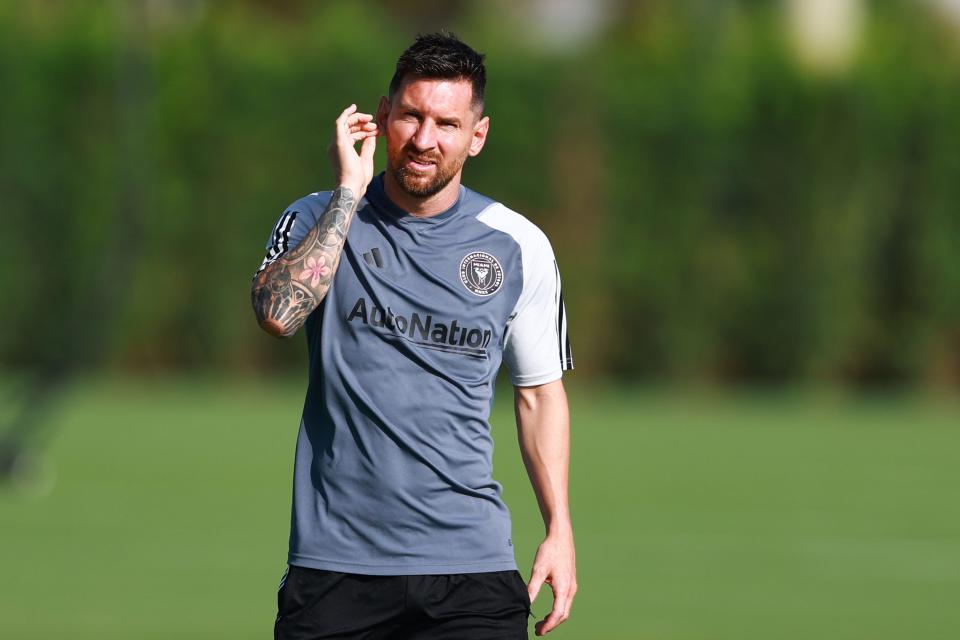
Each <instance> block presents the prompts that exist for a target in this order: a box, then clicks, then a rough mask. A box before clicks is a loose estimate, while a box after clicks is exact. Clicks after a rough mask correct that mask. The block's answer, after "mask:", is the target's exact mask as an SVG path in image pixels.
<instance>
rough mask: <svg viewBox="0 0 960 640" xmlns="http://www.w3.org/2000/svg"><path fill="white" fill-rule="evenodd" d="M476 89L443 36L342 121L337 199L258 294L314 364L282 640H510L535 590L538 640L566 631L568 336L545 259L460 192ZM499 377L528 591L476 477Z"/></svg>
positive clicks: (273, 268)
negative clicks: (541, 598) (509, 400)
mask: <svg viewBox="0 0 960 640" xmlns="http://www.w3.org/2000/svg"><path fill="white" fill-rule="evenodd" d="M485 81H486V72H485V69H484V65H483V56H481V55H480V54H478V53H477V52H475V51H474V50H473V49H471V48H470V47H468V46H467V45H466V44H464V43H463V42H461V41H459V40H457V39H456V38H455V37H454V36H452V35H448V34H434V35H428V36H421V37H418V38H417V40H416V42H415V43H414V44H413V45H412V46H411V47H410V48H409V49H407V50H406V51H405V52H404V53H403V54H402V56H401V57H400V59H399V61H398V62H397V69H396V73H395V74H394V77H393V80H392V81H391V83H390V88H389V95H388V96H387V97H385V98H381V100H380V104H379V107H378V109H377V114H376V119H374V117H373V116H372V115H369V114H364V113H360V112H359V111H358V110H357V108H356V106H355V105H350V107H348V108H347V109H346V110H345V111H343V113H342V114H340V117H339V118H337V120H336V124H335V131H334V135H333V141H332V142H331V145H330V148H329V155H330V158H331V161H332V163H333V168H334V173H335V175H336V177H337V185H338V186H337V187H336V188H335V189H334V190H333V191H332V192H322V193H314V194H311V195H309V196H306V197H305V198H301V199H300V200H298V201H296V202H295V203H294V204H292V205H291V206H290V207H289V208H288V209H287V210H286V212H285V213H284V214H283V215H282V216H281V217H280V220H279V221H278V222H277V225H276V226H275V228H274V231H273V234H272V235H271V238H270V241H269V242H268V245H267V256H266V258H265V259H264V261H263V264H262V265H261V267H260V270H259V271H258V272H257V275H256V276H255V277H254V282H253V288H252V302H253V306H254V310H255V312H256V314H257V319H258V321H259V323H260V326H261V327H263V329H264V330H266V331H267V332H268V333H270V334H271V335H274V336H290V335H292V334H293V333H294V332H296V331H297V329H298V328H299V327H300V326H301V325H305V326H306V332H307V345H308V351H309V371H310V381H309V386H308V390H307V397H306V401H305V403H304V408H303V418H302V421H301V424H300V433H299V436H298V440H297V454H296V463H295V472H294V492H293V515H292V526H291V533H290V552H289V557H288V564H289V567H288V572H287V573H286V574H285V576H284V579H283V580H281V589H280V593H279V595H278V600H279V602H278V607H279V615H278V617H277V622H276V626H275V635H276V637H277V638H334V637H335V638H418V639H419V638H423V639H427V638H450V639H456V640H463V639H465V638H526V637H527V631H526V629H527V616H528V615H529V612H530V602H531V601H533V600H534V599H535V598H536V597H537V593H538V592H539V590H540V588H541V586H542V585H543V584H544V583H545V582H546V583H547V584H549V585H550V586H551V588H552V589H553V591H554V599H555V603H554V606H553V609H552V611H551V612H550V613H549V615H548V616H547V617H546V618H545V619H544V620H542V621H540V622H538V623H537V625H536V633H537V634H538V635H543V634H545V633H547V632H548V631H550V630H551V629H553V628H554V627H556V626H557V625H558V624H560V623H561V622H563V621H564V620H565V619H566V618H567V616H568V615H569V612H570V606H571V603H572V601H573V597H574V594H575V592H576V588H577V587H576V575H575V574H576V570H575V560H574V545H573V533H572V529H571V524H570V515H569V510H568V504H567V468H568V459H569V425H568V422H569V420H568V414H567V403H566V396H565V394H564V391H563V386H562V382H561V381H560V377H561V375H562V371H563V370H564V369H570V368H572V366H573V362H572V357H571V356H570V351H569V344H568V342H567V339H566V326H565V324H566V317H565V311H564V307H563V299H562V297H561V295H560V282H559V274H558V271H557V267H556V264H555V262H554V258H553V252H552V249H551V248H550V243H549V242H548V241H547V239H546V237H545V236H544V235H543V234H542V233H541V232H540V230H539V229H537V228H536V227H535V226H534V225H533V224H531V223H530V222H529V221H527V220H526V219H525V218H523V217H522V216H520V215H519V214H517V213H514V212H513V211H510V210H509V209H507V208H506V207H505V206H503V205H502V204H499V203H497V202H494V201H493V200H490V199H489V198H486V197H484V196H481V195H480V194H478V193H475V192H473V191H471V190H469V189H467V188H466V187H463V186H461V184H460V181H461V174H462V170H463V164H464V162H465V160H466V158H467V157H468V156H475V155H477V154H478V153H480V150H481V149H482V148H483V145H484V142H485V140H486V137H487V131H488V129H489V125H490V121H489V118H487V117H485V116H484V115H483V92H484V85H485ZM378 136H383V137H385V139H386V144H387V167H386V171H385V172H384V173H382V174H380V175H378V176H376V177H374V175H373V153H374V148H375V145H376V138H377V137H378ZM357 143H359V144H360V150H359V153H358V152H357V150H356V148H355V145H356V144H357ZM501 359H504V360H506V363H507V365H508V367H509V369H510V375H511V379H512V381H513V384H514V386H515V389H516V392H515V402H516V414H517V426H518V432H519V440H520V447H521V451H522V455H523V459H524V463H525V464H526V467H527V471H528V473H529V476H530V479H531V482H532V484H533V488H534V491H535V493H536V495H537V500H538V502H539V505H540V509H541V512H542V514H543V518H544V522H545V525H546V537H545V539H544V541H543V542H542V544H541V545H540V547H539V549H538V551H537V554H536V559H535V561H534V565H533V572H532V575H531V578H530V582H529V584H527V585H525V584H524V582H523V579H522V578H521V577H520V575H519V574H518V573H517V571H516V563H515V559H514V555H513V547H512V542H511V540H510V535H511V534H510V517H509V512H508V510H507V507H506V506H505V505H504V503H503V501H502V499H501V497H500V494H501V487H500V485H499V484H498V483H497V482H496V481H494V480H493V477H492V450H493V443H492V440H491V436H490V426H489V423H488V419H489V413H490V405H491V401H492V396H493V388H494V379H495V376H496V373H497V370H498V368H499V366H500V362H501Z"/></svg>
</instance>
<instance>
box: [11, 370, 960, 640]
mask: <svg viewBox="0 0 960 640" xmlns="http://www.w3.org/2000/svg"><path fill="white" fill-rule="evenodd" d="M572 382H573V383H575V386H576V382H577V381H576V380H572ZM302 398H303V387H302V383H299V382H297V383H288V384H268V383H263V382H250V381H248V382H233V383H221V384H215V383H213V382H210V381H204V380H195V379H185V380H181V381H166V382H156V383H151V382H126V383H124V382H110V383H107V382H100V383H96V384H88V385H84V386H83V387H81V388H78V389H77V390H76V391H75V392H74V393H72V394H71V395H70V397H68V398H66V399H65V400H64V403H63V405H62V407H61V408H60V409H59V410H58V412H57V417H56V421H57V423H58V424H59V426H60V428H59V431H58V434H57V437H56V438H55V440H54V441H53V444H52V447H51V455H52V458H53V460H54V463H55V467H56V472H57V480H56V484H55V486H54V488H53V490H52V492H51V493H50V494H49V495H47V496H46V497H42V498H40V497H29V496H25V495H22V494H18V493H15V492H13V491H11V490H10V489H9V488H6V489H3V490H0V638H11V639H16V640H20V639H24V640H26V639H30V638H63V637H69V638H75V639H83V638H98V639H107V638H124V639H128V638H137V639H148V638H232V639H235V638H265V637H270V629H271V625H272V620H273V616H274V611H275V610H274V607H275V602H274V599H275V588H276V583H277V581H278V579H279V577H280V574H281V572H282V570H283V563H284V557H285V549H286V536H287V527H288V518H289V511H288V510H289V499H290V486H289V485H290V479H291V468H292V457H293V443H294V438H295V435H296V429H297V425H298V418H299V410H300V405H301V402H302ZM508 402H509V393H508V392H501V393H500V394H498V404H497V406H496V411H495V418H494V423H495V431H496V437H497V443H498V448H497V454H496V469H495V475H496V476H497V478H498V479H499V480H500V481H501V482H502V483H503V484H504V485H505V486H506V490H505V496H506V499H507V501H508V503H509V504H510V507H511V509H512V512H513V516H514V542H515V545H516V549H517V558H518V561H519V562H520V566H521V571H522V572H524V573H526V572H527V571H528V570H529V566H530V562H531V560H532V557H533V553H534V551H535V549H536V545H537V543H538V541H539V536H540V534H541V533H542V525H541V524H540V521H539V515H538V513H537V512H536V504H535V501H534V499H533V496H532V493H531V491H530V488H529V484H528V483H527V481H526V478H525V476H524V475H523V469H522V465H521V464H520V462H519V453H518V451H517V445H516V441H515V437H514V431H513V424H512V413H511V409H510V406H509V404H508ZM572 413H573V421H574V426H573V433H574V436H573V448H574V452H573V462H572V490H571V502H572V508H573V513H574V519H575V527H576V533H577V543H578V561H579V576H580V586H581V591H580V595H579V596H578V598H577V601H576V604H575V606H574V612H573V617H572V618H571V619H570V620H569V621H568V622H567V623H566V624H565V625H563V626H562V627H561V628H560V629H558V630H557V631H556V632H554V634H551V635H552V636H553V637H556V638H584V639H618V638H639V639H647V638H649V639H657V640H667V639H693V638H697V639H704V640H715V639H728V638H729V639H731V640H733V639H736V640H744V639H748V638H758V639H759V638H763V639H768V638H778V639H781V638H798V639H799V638H803V639H805V640H806V639H810V638H817V639H824V638H850V639H853V638H871V639H883V638H891V639H892V638H897V639H898V640H899V639H902V638H911V639H916V638H954V637H956V633H957V630H958V629H960V607H957V606H956V603H957V602H960V507H958V495H957V493H958V489H960V405H958V404H957V403H956V402H955V401H946V400H937V401H933V400H923V401H921V400H919V399H916V398H896V397H895V398H875V399H852V398H844V397H837V396H834V397H827V396H812V395H804V394H774V395H770V394H767V395H764V394H739V395H736V396H718V395H711V394H704V393H690V394H683V393H679V392H676V391H673V392H658V391H655V390H645V391H640V392H636V391H627V390H621V391H617V390H612V389H604V390H593V391H590V390H587V389H579V390H577V389H575V390H574V392H573V393H572ZM549 604H550V598H549V596H548V595H546V594H544V595H542V596H541V600H539V601H538V602H537V603H535V605H534V611H535V613H537V614H538V615H540V616H542V615H543V614H545V613H546V611H547V610H548V608H549Z"/></svg>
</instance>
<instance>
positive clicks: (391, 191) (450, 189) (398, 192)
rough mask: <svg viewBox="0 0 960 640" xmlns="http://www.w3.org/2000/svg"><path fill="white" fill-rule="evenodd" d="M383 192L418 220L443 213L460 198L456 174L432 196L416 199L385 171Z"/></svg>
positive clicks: (458, 179)
mask: <svg viewBox="0 0 960 640" xmlns="http://www.w3.org/2000/svg"><path fill="white" fill-rule="evenodd" d="M383 190H384V191H385V192H386V194H387V197H388V198H390V200H392V201H393V203H394V204H395V205H397V206H398V207H400V208H401V209H403V210H404V211H406V212H407V213H409V214H410V215H412V216H417V217H418V218H429V217H430V216H435V215H437V214H438V213H443V212H444V211H446V210H447V209H449V208H450V207H452V206H453V203H454V202H456V201H457V198H458V197H460V174H459V173H457V175H455V176H454V177H453V179H452V180H450V182H449V183H447V186H445V187H444V188H443V189H441V190H440V191H438V192H437V193H435V194H433V195H432V196H427V197H426V198H418V197H416V196H412V195H410V194H409V193H407V192H406V191H404V190H403V189H402V188H401V187H400V185H399V184H397V181H396V179H394V177H393V174H392V173H391V172H390V171H389V170H387V171H384V173H383Z"/></svg>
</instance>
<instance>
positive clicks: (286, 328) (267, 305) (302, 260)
mask: <svg viewBox="0 0 960 640" xmlns="http://www.w3.org/2000/svg"><path fill="white" fill-rule="evenodd" d="M356 208H357V200H356V198H355V197H354V194H353V191H351V190H350V189H348V188H346V187H338V188H337V189H336V190H334V192H333V195H332V196H331V198H330V204H329V205H327V209H326V211H324V212H323V214H322V215H321V216H320V219H319V220H318V221H317V224H316V226H315V227H314V228H313V229H311V230H310V233H308V234H307V237H306V238H304V239H303V242H301V243H300V244H298V245H297V246H296V247H294V248H293V249H291V250H290V251H288V252H287V253H285V254H283V255H282V256H280V257H279V258H277V259H276V260H274V261H273V262H272V263H270V264H269V265H267V267H266V268H265V269H263V270H262V271H260V273H258V274H257V275H256V276H254V279H253V286H252V287H251V290H250V301H251V302H252V304H253V310H254V312H255V313H256V315H257V322H259V323H260V326H261V327H263V329H264V330H265V331H266V332H267V333H270V334H271V335H275V336H277V337H282V336H283V337H285V336H290V335H293V334H294V333H295V332H296V331H297V329H299V328H300V327H301V326H302V325H303V323H304V322H306V320H307V316H309V315H310V314H311V313H312V312H313V310H314V309H316V308H317V305H319V304H320V301H321V300H323V297H324V296H325V295H327V290H328V289H329V288H330V283H331V282H333V276H334V274H335V273H336V271H337V265H338V264H340V254H341V253H342V252H343V243H344V242H345V241H346V238H347V230H348V229H349V228H350V221H351V220H353V214H354V212H355V211H356Z"/></svg>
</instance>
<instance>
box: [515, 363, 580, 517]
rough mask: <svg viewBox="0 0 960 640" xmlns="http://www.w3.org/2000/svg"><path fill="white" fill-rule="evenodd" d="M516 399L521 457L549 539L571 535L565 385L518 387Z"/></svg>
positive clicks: (568, 440) (556, 383)
mask: <svg viewBox="0 0 960 640" xmlns="http://www.w3.org/2000/svg"><path fill="white" fill-rule="evenodd" d="M514 399H515V408H516V415H517V433H518V438H519V442H520V453H521V455H522V456H523V462H524V465H525V466H526V468H527V475H528V476H529V477H530V483H531V484H532V485H533V490H534V493H535V494H536V496H537V503H538V504H539V505H540V513H541V514H542V516H543V523H544V526H545V527H546V531H547V535H552V534H564V535H569V534H570V533H571V524H570V506H569V499H568V492H567V485H568V477H569V467H570V417H569V412H568V409H567V397H566V393H565V392H564V390H563V384H562V382H560V381H559V380H557V381H556V382H551V383H548V384H545V385H540V386H537V387H517V388H516V389H515V394H514Z"/></svg>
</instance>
